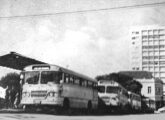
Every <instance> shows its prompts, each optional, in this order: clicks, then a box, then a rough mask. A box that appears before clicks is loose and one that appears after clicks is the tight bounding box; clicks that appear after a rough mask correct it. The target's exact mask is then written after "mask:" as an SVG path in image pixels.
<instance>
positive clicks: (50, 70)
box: [20, 64, 98, 110]
mask: <svg viewBox="0 0 165 120" xmlns="http://www.w3.org/2000/svg"><path fill="white" fill-rule="evenodd" d="M20 78H21V81H22V82H21V84H22V93H21V96H22V97H21V105H23V106H24V108H28V107H30V106H35V105H36V106H41V107H54V108H56V107H61V108H64V109H65V110H66V109H70V108H78V109H88V110H92V109H97V106H98V92H97V81H96V80H95V79H92V78H89V77H87V76H85V75H82V74H79V73H76V72H74V71H71V70H69V69H66V68H63V67H60V66H57V65H50V64H35V65H29V66H27V67H25V68H24V70H23V71H22V72H21V75H20Z"/></svg>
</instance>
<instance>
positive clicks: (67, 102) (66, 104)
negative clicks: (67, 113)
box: [63, 99, 70, 110]
mask: <svg viewBox="0 0 165 120" xmlns="http://www.w3.org/2000/svg"><path fill="white" fill-rule="evenodd" d="M69 107H70V105H69V100H68V99H64V101H63V108H64V109H65V110H68V109H69Z"/></svg>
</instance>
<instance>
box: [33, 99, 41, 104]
mask: <svg viewBox="0 0 165 120" xmlns="http://www.w3.org/2000/svg"><path fill="white" fill-rule="evenodd" d="M33 103H34V104H41V100H34V101H33Z"/></svg>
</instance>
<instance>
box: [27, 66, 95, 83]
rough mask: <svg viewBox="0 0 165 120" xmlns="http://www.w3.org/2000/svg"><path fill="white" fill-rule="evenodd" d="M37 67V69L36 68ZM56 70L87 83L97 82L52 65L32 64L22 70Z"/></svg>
mask: <svg viewBox="0 0 165 120" xmlns="http://www.w3.org/2000/svg"><path fill="white" fill-rule="evenodd" d="M37 67H38V68H37ZM39 69H40V70H57V71H62V72H64V73H67V74H71V75H75V76H78V77H80V78H82V79H86V80H88V81H91V82H96V83H97V80H95V79H93V78H90V77H88V76H86V75H83V74H80V73H77V72H75V71H72V70H70V69H67V68H63V67H61V66H58V65H52V64H34V65H29V66H26V67H25V68H24V70H25V71H31V70H39Z"/></svg>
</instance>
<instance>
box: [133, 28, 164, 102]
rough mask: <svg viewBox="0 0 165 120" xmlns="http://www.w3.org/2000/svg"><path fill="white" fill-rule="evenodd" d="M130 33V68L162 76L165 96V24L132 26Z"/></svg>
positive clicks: (157, 76)
mask: <svg viewBox="0 0 165 120" xmlns="http://www.w3.org/2000/svg"><path fill="white" fill-rule="evenodd" d="M130 34H131V43H130V52H131V53H130V57H131V58H130V60H131V63H130V68H131V69H132V70H142V71H143V70H144V71H150V72H152V75H153V76H154V77H155V78H160V79H161V80H162V81H163V91H164V98H165V26H138V27H132V28H131V32H130ZM164 100H165V99H164Z"/></svg>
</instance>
